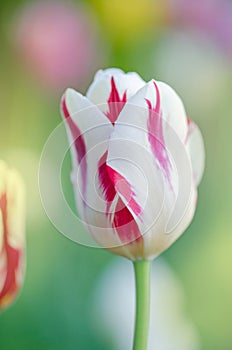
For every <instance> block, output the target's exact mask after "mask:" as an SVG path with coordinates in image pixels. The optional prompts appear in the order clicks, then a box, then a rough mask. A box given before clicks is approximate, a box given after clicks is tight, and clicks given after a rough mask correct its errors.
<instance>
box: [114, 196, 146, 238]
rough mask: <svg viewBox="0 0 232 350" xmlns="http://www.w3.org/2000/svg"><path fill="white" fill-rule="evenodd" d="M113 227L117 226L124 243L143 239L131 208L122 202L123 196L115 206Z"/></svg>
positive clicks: (116, 228)
mask: <svg viewBox="0 0 232 350" xmlns="http://www.w3.org/2000/svg"><path fill="white" fill-rule="evenodd" d="M113 227H114V228H115V230H116V232H117V234H118V237H119V239H120V241H121V242H122V243H125V244H126V243H132V242H134V241H137V242H138V241H140V240H143V237H142V235H141V232H140V230H139V227H138V225H137V223H136V221H135V220H134V218H133V216H132V214H131V212H130V211H129V209H128V208H127V207H126V206H125V204H124V203H123V202H122V200H121V198H119V199H118V202H117V205H116V208H115V213H114V219H113Z"/></svg>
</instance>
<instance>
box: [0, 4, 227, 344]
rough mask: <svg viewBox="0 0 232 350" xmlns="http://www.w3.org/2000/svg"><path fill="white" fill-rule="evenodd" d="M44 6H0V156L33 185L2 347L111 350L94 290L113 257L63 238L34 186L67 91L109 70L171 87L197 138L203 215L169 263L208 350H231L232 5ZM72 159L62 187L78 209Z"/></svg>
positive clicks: (0, 325) (0, 323)
mask: <svg viewBox="0 0 232 350" xmlns="http://www.w3.org/2000/svg"><path fill="white" fill-rule="evenodd" d="M48 3H49V2H46V4H48ZM41 4H42V5H41ZM44 4H45V3H37V4H36V2H35V1H28V2H25V1H21V0H20V1H19V0H18V1H15V0H9V1H7V2H1V3H0V72H1V74H0V106H1V112H0V118H1V119H0V149H1V154H0V156H1V158H3V159H5V160H6V161H7V162H8V163H9V164H11V165H13V166H15V167H17V168H18V169H19V170H20V171H21V173H22V174H23V175H24V177H25V179H26V184H27V187H28V188H27V190H28V191H27V192H28V193H27V205H28V220H27V273H26V280H25V285H24V288H23V291H22V293H21V295H20V298H19V299H18V301H17V302H16V303H15V304H14V305H13V306H12V307H10V308H9V309H8V310H6V311H4V312H3V313H1V314H0V349H1V350H19V349H24V350H27V349H33V350H37V349H38V350H42V349H45V350H53V349H57V350H59V349H60V350H61V349H62V350H63V349H67V350H68V349H70V350H71V349H80V350H98V349H99V350H104V349H105V350H110V349H112V350H113V349H114V348H113V345H112V344H108V343H107V337H105V338H104V336H99V335H98V334H97V332H94V330H93V326H92V323H91V322H92V321H91V307H92V306H91V300H92V296H93V291H94V288H95V286H96V284H97V281H98V277H99V276H100V275H101V273H102V271H103V270H104V268H105V266H106V265H107V264H109V262H110V261H111V259H112V256H111V254H110V253H108V252H106V251H103V250H101V249H93V248H92V249H91V248H86V247H83V246H79V245H77V244H75V243H73V242H71V241H69V240H68V239H66V238H65V237H63V236H62V235H61V234H60V233H58V232H57V231H56V230H55V228H54V227H53V226H52V224H51V223H50V221H49V219H48V218H47V217H46V214H45V213H44V211H43V209H42V206H41V204H40V199H39V193H38V185H37V170H38V164H39V158H40V154H41V152H42V148H43V145H44V143H45V141H46V139H47V138H48V136H49V135H50V133H51V131H52V130H53V129H54V128H55V127H56V126H57V125H58V124H59V123H60V120H61V117H60V113H59V103H60V102H59V101H60V96H61V95H62V93H63V91H64V90H65V88H66V87H68V86H72V87H74V88H76V89H77V90H79V91H81V92H82V93H84V92H85V91H86V89H87V87H88V85H89V83H90V81H91V79H92V77H93V73H94V71H96V70H97V69H98V68H105V67H112V66H116V67H119V68H122V69H123V70H125V71H137V72H138V73H139V74H140V75H141V76H142V77H143V78H144V79H145V80H150V79H151V78H155V79H157V80H162V81H165V82H166V83H168V84H170V85H171V86H172V87H174V88H175V90H176V91H177V92H178V93H179V94H180V96H181V97H182V99H183V101H184V104H185V107H186V110H187V113H188V115H189V116H191V118H192V119H193V120H195V121H196V122H197V124H198V125H199V126H200V128H201V130H202V133H203V135H204V140H205V146H206V152H207V163H206V171H205V175H204V178H203V181H202V183H201V185H200V189H199V203H198V207H197V212H196V215H195V218H194V221H193V223H192V224H191V226H190V227H189V228H188V230H187V231H186V233H185V234H184V235H183V236H182V237H181V238H180V239H179V240H178V241H177V243H175V244H174V245H173V246H172V247H171V248H170V249H169V250H168V251H166V252H165V253H164V254H163V256H164V258H165V259H166V260H167V261H168V262H169V264H170V265H171V266H172V268H173V270H175V271H176V273H177V274H178V275H179V278H180V280H181V281H182V283H183V287H184V289H185V292H186V296H187V311H188V315H189V316H190V317H191V319H192V320H193V321H194V323H195V324H196V326H197V328H198V330H199V334H200V338H201V343H202V349H203V350H230V349H232V333H231V324H232V297H231V296H232V279H231V275H232V271H231V270H232V254H231V248H232V234H231V233H232V232H231V196H232V186H231V173H232V165H231V164H232V162H231V151H232V141H231V140H232V138H231V129H232V118H231V111H232V104H231V100H232V98H231V97H232V95H231V93H232V84H231V82H232V74H231V66H232V64H231V63H232V29H231V17H232V6H231V5H232V2H230V1H226V0H215V1H208V0H207V1H205V2H200V1H199V0H198V1H194V0H186V1H181V0H173V1H167V0H166V1H152V0H134V1H131V0H129V1H127V2H126V1H122V0H117V1H116V0H112V1H107V0H98V1H94V0H88V1H86V2H84V1H82V2H78V1H76V2H64V3H63V5H60V2H59V3H57V2H55V1H53V2H51V1H50V8H47V9H46V8H45V9H44V8H43V6H44ZM56 5H57V6H58V10H57V9H56ZM62 6H63V7H62ZM63 14H64V15H65V18H63V17H62V16H63ZM37 17H38V18H37ZM70 23H72V24H70ZM69 24H70V25H69ZM57 36H58V37H59V40H57ZM53 41H56V45H53ZM60 46H61V47H60ZM45 53H47V54H45ZM61 56H62V59H59V57H61ZM70 57H71V58H72V59H71V58H70ZM66 163H67V164H66V167H65V170H64V181H63V183H64V190H65V193H66V196H67V198H68V200H69V202H70V203H72V204H73V194H72V190H71V186H70V184H69V170H70V160H69V158H67V160H66ZM118 259H120V258H118ZM99 322H100V315H99ZM186 350H188V349H186Z"/></svg>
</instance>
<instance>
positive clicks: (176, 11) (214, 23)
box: [172, 0, 232, 54]
mask: <svg viewBox="0 0 232 350" xmlns="http://www.w3.org/2000/svg"><path fill="white" fill-rule="evenodd" d="M172 5H173V16H174V18H173V19H174V21H175V22H176V23H178V24H180V23H182V24H183V23H184V24H186V25H187V26H194V27H195V28H197V29H198V30H200V31H203V32H205V33H206V34H207V35H209V36H210V37H212V38H213V39H214V40H215V41H216V42H218V44H220V45H221V46H222V48H223V49H225V50H226V51H227V52H229V53H230V54H232V26H231V16H232V3H231V2H229V1H226V0H205V1H201V0H195V1H194V0H175V1H174V2H173V4H172Z"/></svg>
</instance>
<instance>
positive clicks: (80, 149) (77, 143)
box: [61, 97, 87, 195]
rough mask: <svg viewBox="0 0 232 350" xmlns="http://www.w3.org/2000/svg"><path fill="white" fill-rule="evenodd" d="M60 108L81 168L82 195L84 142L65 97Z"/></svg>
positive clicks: (84, 175)
mask: <svg viewBox="0 0 232 350" xmlns="http://www.w3.org/2000/svg"><path fill="white" fill-rule="evenodd" d="M61 107H62V111H63V114H64V116H65V119H66V121H67V123H68V126H69V129H70V132H71V135H72V138H73V144H74V147H75V151H76V156H77V161H78V164H79V165H80V166H81V176H82V183H83V188H82V191H83V195H84V194H85V192H86V179H87V161H86V146H85V141H84V138H83V135H82V134H81V131H80V129H79V128H78V126H77V125H76V124H75V123H74V121H73V120H72V118H71V116H70V114H69V111H68V108H67V106H66V102H65V97H63V98H62V102H61Z"/></svg>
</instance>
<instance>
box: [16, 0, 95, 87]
mask: <svg viewBox="0 0 232 350" xmlns="http://www.w3.org/2000/svg"><path fill="white" fill-rule="evenodd" d="M95 33H96V28H95V26H94V24H93V21H91V16H88V14H87V13H85V12H83V10H81V9H80V8H77V7H76V6H74V4H70V3H66V2H61V1H52V0H49V1H46V2H45V1H36V2H32V3H29V4H27V5H26V6H25V7H24V8H22V9H21V11H20V13H19V14H18V17H17V19H16V26H15V38H16V45H17V48H18V50H19V52H20V55H21V57H22V59H23V60H24V61H25V63H26V65H27V66H29V68H30V71H31V73H33V75H34V76H35V78H36V79H37V81H39V82H40V83H42V85H43V86H45V87H47V88H48V89H54V90H55V91H59V92H60V91H62V90H64V88H65V87H66V86H70V84H71V85H74V86H80V84H81V83H83V81H85V80H86V79H88V77H90V76H91V74H92V73H93V70H95V69H96V65H97V61H98V54H97V45H96V41H97V40H96V39H97V38H96V34H95ZM98 51H99V49H98Z"/></svg>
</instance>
